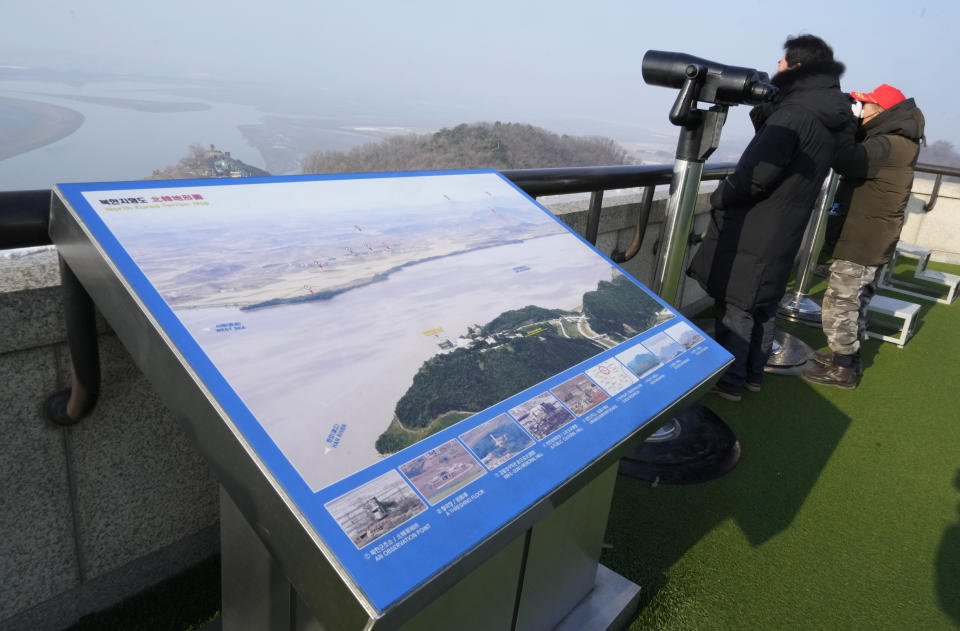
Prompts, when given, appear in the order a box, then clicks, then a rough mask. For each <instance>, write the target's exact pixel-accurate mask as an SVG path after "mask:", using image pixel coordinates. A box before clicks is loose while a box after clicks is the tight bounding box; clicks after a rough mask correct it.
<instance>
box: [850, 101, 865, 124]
mask: <svg viewBox="0 0 960 631" xmlns="http://www.w3.org/2000/svg"><path fill="white" fill-rule="evenodd" d="M850 111H852V112H853V117H854V118H856V119H857V120H860V119H861V118H863V103H862V102H860V101H857V100H856V99H854V101H853V103H851V104H850Z"/></svg>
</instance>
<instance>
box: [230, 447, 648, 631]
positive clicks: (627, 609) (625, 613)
mask: <svg viewBox="0 0 960 631" xmlns="http://www.w3.org/2000/svg"><path fill="white" fill-rule="evenodd" d="M616 474H617V465H613V466H611V467H609V468H607V469H606V470H604V471H603V473H601V474H600V475H599V476H597V478H595V479H594V480H593V481H592V482H590V483H589V484H587V485H586V486H585V487H584V488H583V489H581V490H580V491H578V492H577V493H575V494H574V495H572V496H571V497H569V498H568V499H567V500H565V501H564V502H563V503H562V504H560V505H559V506H558V507H557V508H556V509H555V510H554V511H553V512H551V513H550V514H549V515H547V516H546V517H545V518H544V519H543V520H541V521H539V522H537V524H536V525H535V526H534V527H533V528H532V529H530V530H529V531H528V532H527V533H526V534H525V535H522V536H520V537H518V538H516V539H515V540H514V541H512V542H511V543H510V544H508V545H507V546H506V547H505V548H504V549H503V550H501V551H500V552H498V553H497V554H496V555H494V556H493V557H492V558H490V559H488V560H487V561H486V562H484V563H483V564H482V565H480V567H478V568H476V569H475V570H473V571H472V572H471V573H470V574H469V575H467V576H466V577H464V578H463V579H462V580H461V581H460V582H458V583H457V584H456V585H455V586H454V587H453V588H451V589H449V590H448V591H447V592H446V593H444V594H443V595H442V596H440V597H439V598H438V599H437V600H435V601H434V602H432V603H431V604H430V605H428V606H427V607H426V608H424V609H423V610H422V611H420V612H419V613H418V614H417V615H416V616H414V618H413V619H411V620H410V621H409V622H407V623H406V624H404V625H403V626H402V627H400V629H401V630H402V631H428V630H432V629H437V628H440V627H441V626H445V625H448V624H449V621H451V620H456V621H457V623H456V627H457V628H458V629H461V630H464V631H486V630H489V629H511V630H514V631H549V630H551V629H555V630H556V631H571V630H572V629H578V630H590V631H593V630H600V631H608V630H613V629H621V628H624V627H625V626H626V625H627V624H628V623H629V622H630V620H632V618H633V616H634V614H635V613H636V610H637V604H638V601H639V597H640V587H639V586H638V585H636V584H634V583H632V582H630V581H629V580H627V579H625V578H623V577H622V576H619V575H618V574H616V573H615V572H612V571H611V570H609V569H607V568H605V567H603V566H602V565H600V563H599V559H600V550H601V548H602V545H603V535H604V531H605V530H606V525H607V516H608V514H609V512H610V503H611V501H612V499H613V487H614V483H615V481H616ZM220 533H221V555H222V561H221V568H222V569H221V572H222V597H223V609H222V611H223V613H222V619H223V629H224V631H234V630H244V631H246V630H248V629H250V630H257V631H260V630H262V631H276V630H287V629H290V630H291V631H322V630H324V627H323V626H322V625H321V624H320V623H319V621H317V619H316V618H315V617H314V616H313V614H311V613H310V611H309V609H308V608H307V607H306V605H305V604H304V603H303V601H302V600H301V599H300V598H299V596H298V595H297V593H296V591H295V590H294V589H293V588H292V587H291V585H290V583H289V582H288V581H287V580H286V578H285V577H284V575H283V572H282V571H281V569H280V568H279V566H278V565H277V564H276V562H275V561H274V560H273V558H272V557H271V555H270V553H269V551H268V550H267V549H266V548H265V547H264V545H263V543H262V542H261V541H260V539H259V538H258V537H257V535H256V534H255V533H254V531H253V529H252V528H250V526H249V525H248V523H247V522H246V520H245V519H244V517H243V515H241V513H240V512H239V510H238V509H237V507H236V505H235V504H234V503H233V501H232V500H231V499H230V497H229V495H227V493H226V492H225V491H223V490H222V489H221V491H220ZM571 604H573V606H572V607H570V605H571ZM327 631H332V630H327Z"/></svg>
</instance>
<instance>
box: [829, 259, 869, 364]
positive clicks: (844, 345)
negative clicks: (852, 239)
mask: <svg viewBox="0 0 960 631" xmlns="http://www.w3.org/2000/svg"><path fill="white" fill-rule="evenodd" d="M877 269H878V266H876V265H859V264H857V263H851V262H850V261H843V260H840V259H837V260H835V261H834V262H833V263H832V264H831V265H830V280H829V285H828V286H827V293H825V294H824V296H823V310H822V314H823V332H824V333H825V334H826V336H827V344H828V345H829V346H830V350H832V351H833V352H834V353H839V354H841V355H852V354H853V353H856V352H857V351H859V350H860V340H863V339H866V333H865V329H866V325H867V322H866V309H867V304H868V303H869V302H870V299H871V298H873V295H874V294H875V293H876V289H875V288H874V285H873V279H874V277H875V276H876V275H877Z"/></svg>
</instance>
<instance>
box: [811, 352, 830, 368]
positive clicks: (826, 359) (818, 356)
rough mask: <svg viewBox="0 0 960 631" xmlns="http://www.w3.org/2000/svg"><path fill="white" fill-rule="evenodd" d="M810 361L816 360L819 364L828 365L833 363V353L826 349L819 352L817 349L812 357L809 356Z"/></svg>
mask: <svg viewBox="0 0 960 631" xmlns="http://www.w3.org/2000/svg"><path fill="white" fill-rule="evenodd" d="M810 361H812V362H816V363H818V364H820V365H821V366H829V365H830V364H832V363H833V353H831V352H830V351H827V352H826V353H821V352H819V351H817V352H814V354H813V357H811V358H810Z"/></svg>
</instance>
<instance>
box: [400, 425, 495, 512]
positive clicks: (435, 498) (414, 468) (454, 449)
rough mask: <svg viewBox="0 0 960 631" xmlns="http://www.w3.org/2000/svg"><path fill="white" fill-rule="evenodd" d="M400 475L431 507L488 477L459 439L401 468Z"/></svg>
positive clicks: (422, 455) (418, 457)
mask: <svg viewBox="0 0 960 631" xmlns="http://www.w3.org/2000/svg"><path fill="white" fill-rule="evenodd" d="M400 471H401V473H403V475H405V476H407V479H408V480H410V484H412V485H413V486H414V487H415V488H416V489H417V490H418V491H420V494H421V495H423V496H424V497H425V498H427V501H428V502H430V504H436V503H437V502H439V501H440V500H442V499H443V498H445V497H447V496H449V495H452V494H453V493H455V492H456V491H459V490H460V489H462V488H463V487H465V486H466V485H468V484H470V483H471V482H473V481H474V480H476V479H477V478H479V477H480V476H482V475H484V474H485V473H486V471H485V470H484V468H483V467H481V466H480V463H478V462H477V461H476V460H475V459H474V457H473V456H471V455H470V452H468V451H467V450H466V449H465V448H464V446H463V445H461V444H460V443H459V442H458V441H457V440H456V439H453V440H449V441H447V442H445V443H443V444H442V445H440V446H439V447H436V448H434V449H431V450H430V451H428V452H426V453H424V454H421V455H420V456H417V457H416V458H414V459H413V460H411V461H409V462H406V463H404V464H402V465H400Z"/></svg>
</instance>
